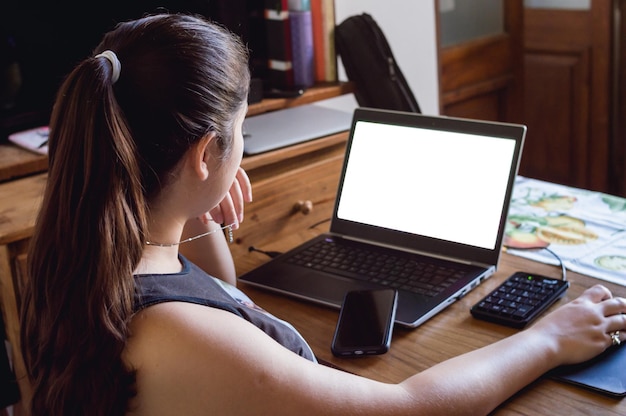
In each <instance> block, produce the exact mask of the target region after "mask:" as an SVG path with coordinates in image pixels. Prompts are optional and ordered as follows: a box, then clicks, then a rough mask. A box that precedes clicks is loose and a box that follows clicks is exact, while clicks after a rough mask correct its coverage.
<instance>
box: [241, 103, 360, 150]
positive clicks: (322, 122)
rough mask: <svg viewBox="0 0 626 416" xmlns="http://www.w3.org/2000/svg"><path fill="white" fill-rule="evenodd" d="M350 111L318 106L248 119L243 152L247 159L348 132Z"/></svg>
mask: <svg viewBox="0 0 626 416" xmlns="http://www.w3.org/2000/svg"><path fill="white" fill-rule="evenodd" d="M351 121H352V111H344V110H342V109H337V108H327V107H324V106H322V105H317V104H304V105H300V106H297V107H292V108H286V109H283V110H277V111H272V112H269V113H264V114H260V115H256V116H251V117H247V118H246V119H245V120H244V122H243V136H244V142H243V151H244V154H246V155H247V156H252V155H256V154H259V153H264V152H268V151H270V150H274V149H279V148H282V147H286V146H290V145H293V144H297V143H302V142H306V141H309V140H313V139H317V138H320V137H325V136H329V135H331V134H335V133H339V132H342V131H347V130H348V129H349V128H350V124H351Z"/></svg>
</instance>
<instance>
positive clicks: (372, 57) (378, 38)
mask: <svg viewBox="0 0 626 416" xmlns="http://www.w3.org/2000/svg"><path fill="white" fill-rule="evenodd" d="M335 47H336V50H337V53H338V54H339V56H340V57H341V62H342V63H343V66H344V68H345V70H346V75H347V77H348V79H349V80H350V81H352V82H354V84H355V87H356V91H355V93H354V95H355V97H356V100H357V102H358V103H359V106H361V107H373V108H382V109H387V110H398V111H408V112H414V113H420V112H421V111H420V107H419V105H418V103H417V100H416V99H415V96H414V95H413V92H412V91H411V88H410V87H409V85H408V84H407V82H406V79H405V78H404V75H403V74H402V71H401V70H400V68H399V67H398V64H397V63H396V60H395V58H394V56H393V53H392V51H391V47H390V46H389V43H388V41H387V37H386V36H385V34H384V33H383V31H382V30H381V28H380V27H379V26H378V24H377V23H376V21H375V20H374V19H373V18H372V16H371V15H369V14H367V13H363V14H360V15H355V16H351V17H348V18H347V19H345V20H344V21H343V22H341V23H340V24H339V25H338V26H337V27H336V28H335Z"/></svg>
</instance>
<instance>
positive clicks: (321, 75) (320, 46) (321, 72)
mask: <svg viewBox="0 0 626 416" xmlns="http://www.w3.org/2000/svg"><path fill="white" fill-rule="evenodd" d="M311 27H312V30H313V64H314V67H315V81H316V82H324V81H326V54H325V52H324V50H325V48H324V27H323V24H322V0H311Z"/></svg>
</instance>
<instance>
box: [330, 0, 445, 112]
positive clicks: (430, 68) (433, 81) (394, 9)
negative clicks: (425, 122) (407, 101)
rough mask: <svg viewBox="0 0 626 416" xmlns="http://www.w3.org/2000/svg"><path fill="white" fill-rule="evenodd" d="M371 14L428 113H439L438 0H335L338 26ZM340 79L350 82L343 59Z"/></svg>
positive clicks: (419, 101) (414, 92) (422, 107)
mask: <svg viewBox="0 0 626 416" xmlns="http://www.w3.org/2000/svg"><path fill="white" fill-rule="evenodd" d="M363 12H365V13H369V14H370V15H372V17H373V18H374V20H376V22H377V23H378V25H379V26H380V27H381V29H382V30H383V32H384V33H385V35H386V37H387V40H388V41H389V45H390V46H391V49H392V51H393V54H394V56H395V58H396V61H397V62H398V65H399V66H400V69H401V70H402V73H403V74H404V76H405V78H406V79H407V82H408V83H409V86H410V87H411V89H412V90H413V94H414V95H415V98H417V102H418V103H419V105H420V108H421V110H422V112H423V113H424V114H431V115H437V114H439V77H438V71H437V65H438V64H437V36H436V30H437V29H436V24H435V1H434V0H335V20H336V22H337V24H339V23H341V22H342V21H343V20H344V19H345V18H347V17H349V16H353V15H356V14H361V13H363ZM339 79H340V80H344V81H345V80H347V77H346V74H345V71H344V69H343V66H342V65H341V59H339Z"/></svg>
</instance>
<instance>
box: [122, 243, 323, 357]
mask: <svg viewBox="0 0 626 416" xmlns="http://www.w3.org/2000/svg"><path fill="white" fill-rule="evenodd" d="M179 258H180V261H181V263H182V265H183V268H182V270H181V272H180V273H172V274H143V275H136V276H135V282H136V286H137V290H136V295H135V304H134V309H135V311H136V312H137V311H140V310H141V309H144V308H147V307H149V306H151V305H155V304H157V303H162V302H188V303H195V304H198V305H204V306H207V307H210V308H218V309H222V310H225V311H228V312H231V313H234V314H235V315H237V316H239V317H241V318H243V319H245V320H247V321H249V322H251V323H252V324H254V325H255V326H257V327H258V328H260V329H261V330H263V331H264V332H265V333H266V334H267V335H269V336H270V337H272V338H273V339H275V340H276V341H277V342H278V343H280V344H281V345H283V346H284V347H285V348H287V349H289V350H291V351H293V352H295V353H296V354H299V355H301V356H303V357H305V358H307V359H309V360H311V361H316V359H315V355H314V354H313V351H312V350H311V348H310V347H309V345H308V344H307V343H306V341H305V340H304V339H303V338H302V336H301V335H300V334H299V333H298V332H297V331H296V329H295V328H293V327H292V326H291V325H290V324H288V323H287V322H285V321H282V320H280V319H278V318H276V317H275V316H273V315H271V314H270V313H268V312H266V311H264V310H263V309H261V308H260V307H258V306H257V305H256V304H254V302H252V300H250V298H249V297H248V296H246V295H245V294H244V293H243V292H242V291H240V290H239V289H237V288H236V287H234V286H232V285H230V284H228V283H226V282H224V281H221V280H219V279H216V278H214V277H212V276H209V275H208V274H207V273H205V272H204V271H203V270H202V269H200V268H199V267H198V266H196V265H195V264H193V263H191V262H190V261H189V260H187V259H186V258H185V257H184V256H182V255H180V256H179Z"/></svg>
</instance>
